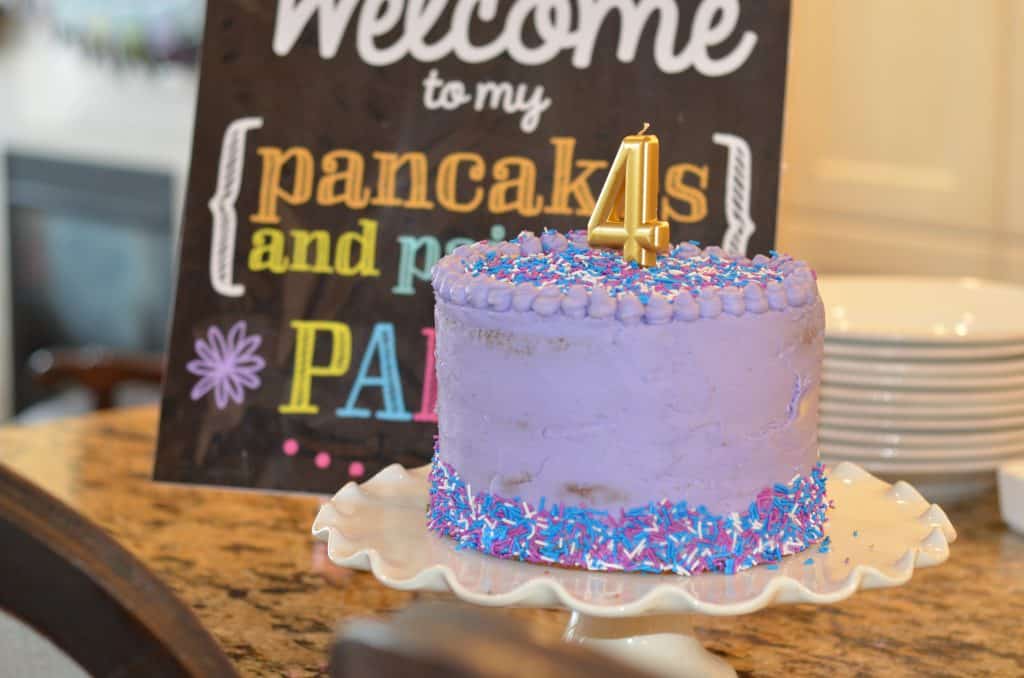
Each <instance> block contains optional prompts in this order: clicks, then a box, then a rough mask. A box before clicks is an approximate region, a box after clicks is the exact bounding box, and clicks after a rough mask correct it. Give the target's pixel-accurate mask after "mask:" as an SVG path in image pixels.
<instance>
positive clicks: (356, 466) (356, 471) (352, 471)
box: [348, 461, 366, 478]
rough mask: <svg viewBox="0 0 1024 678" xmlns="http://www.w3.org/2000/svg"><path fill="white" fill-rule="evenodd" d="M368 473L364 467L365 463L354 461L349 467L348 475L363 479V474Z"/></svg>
mask: <svg viewBox="0 0 1024 678" xmlns="http://www.w3.org/2000/svg"><path fill="white" fill-rule="evenodd" d="M364 473H366V467H365V466H363V462H361V461H354V462H352V463H351V464H349V465H348V475H349V477H351V478H362V477H363V474H364Z"/></svg>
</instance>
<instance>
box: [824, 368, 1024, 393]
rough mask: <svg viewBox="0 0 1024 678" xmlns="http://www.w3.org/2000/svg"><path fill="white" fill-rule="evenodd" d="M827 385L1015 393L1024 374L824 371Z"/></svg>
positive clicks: (1021, 384)
mask: <svg viewBox="0 0 1024 678" xmlns="http://www.w3.org/2000/svg"><path fill="white" fill-rule="evenodd" d="M824 383H826V384H828V385H830V386H838V387H840V388H861V387H867V388H885V389H890V388H891V389H899V390H915V391H957V392H963V391H1012V390H1022V389H1024V375H1019V374H1018V375H1004V376H999V377H995V376H993V377H972V376H966V377H955V378H954V377H923V376H916V375H895V376H884V375H880V374H863V373H852V372H829V371H827V370H826V371H825V376H824Z"/></svg>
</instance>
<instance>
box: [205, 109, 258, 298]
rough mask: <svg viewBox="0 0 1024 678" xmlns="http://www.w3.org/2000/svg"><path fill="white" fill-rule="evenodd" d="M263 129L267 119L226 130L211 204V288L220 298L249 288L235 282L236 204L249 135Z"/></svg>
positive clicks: (254, 119) (234, 124)
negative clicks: (246, 139) (264, 121)
mask: <svg viewBox="0 0 1024 678" xmlns="http://www.w3.org/2000/svg"><path fill="white" fill-rule="evenodd" d="M260 127H263V118H259V117H246V118H238V119H237V120H235V121H233V122H232V123H231V124H230V125H228V127H227V129H225V130H224V140H223V141H222V142H221V146H220V161H219V163H218V165H217V189H216V190H215V191H214V193H213V197H211V198H210V202H209V203H207V204H208V205H209V207H210V215H211V216H212V217H213V225H212V230H213V234H212V237H211V242H210V285H211V286H213V289H214V291H216V292H217V294H220V295H221V296H225V297H240V296H242V295H243V294H245V285H242V284H241V283H237V282H235V281H234V263H235V238H236V235H237V231H238V214H237V212H235V202H237V200H238V192H239V190H240V189H241V187H242V169H243V167H244V166H245V135H246V133H247V132H248V131H249V130H253V129H259V128H260Z"/></svg>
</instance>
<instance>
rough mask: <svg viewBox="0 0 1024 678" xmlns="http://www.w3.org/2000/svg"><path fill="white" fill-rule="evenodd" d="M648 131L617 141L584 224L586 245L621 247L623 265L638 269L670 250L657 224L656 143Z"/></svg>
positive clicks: (665, 234)
mask: <svg viewBox="0 0 1024 678" xmlns="http://www.w3.org/2000/svg"><path fill="white" fill-rule="evenodd" d="M648 127H649V125H648V124H647V123H644V127H643V129H642V130H640V131H639V132H637V133H636V134H631V135H629V136H627V137H626V138H624V139H623V140H622V144H621V145H620V146H619V151H618V153H616V154H615V159H614V160H613V161H612V166H611V168H610V169H609V171H608V178H607V179H605V182H604V187H603V188H602V189H601V194H600V195H599V196H598V198H597V203H596V204H595V205H594V212H593V214H591V215H590V221H589V223H587V240H588V242H589V243H590V244H591V245H594V246H604V247H621V248H622V257H623V259H625V260H626V261H636V262H638V263H639V264H640V265H641V266H654V265H655V264H656V263H658V254H659V253H662V254H663V253H665V252H667V251H668V248H669V229H668V222H667V221H662V220H661V219H658V152H659V145H658V137H656V136H655V135H653V134H645V132H647V128H648Z"/></svg>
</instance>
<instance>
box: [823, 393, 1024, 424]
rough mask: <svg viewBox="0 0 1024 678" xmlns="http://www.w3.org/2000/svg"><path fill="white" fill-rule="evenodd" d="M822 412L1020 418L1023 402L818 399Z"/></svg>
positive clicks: (890, 416)
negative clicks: (978, 403)
mask: <svg viewBox="0 0 1024 678" xmlns="http://www.w3.org/2000/svg"><path fill="white" fill-rule="evenodd" d="M818 408H819V411H820V412H821V413H822V415H825V414H828V415H830V416H832V415H835V416H838V417H853V418H859V419H868V420H870V419H871V418H872V417H874V418H878V419H901V420H913V419H925V420H930V419H943V420H946V421H954V422H955V421H961V422H962V421H963V420H965V419H966V420H968V421H974V420H976V419H977V420H986V419H999V418H1002V417H1024V402H1016V403H1015V402H1009V403H1003V404H999V405H992V404H990V405H984V404H983V405H968V404H964V403H960V404H958V405H955V406H953V405H946V406H943V405H938V406H934V405H912V404H907V403H870V402H868V403H851V402H845V401H842V400H830V399H827V398H826V399H822V400H821V401H820V402H819V405H818Z"/></svg>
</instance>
